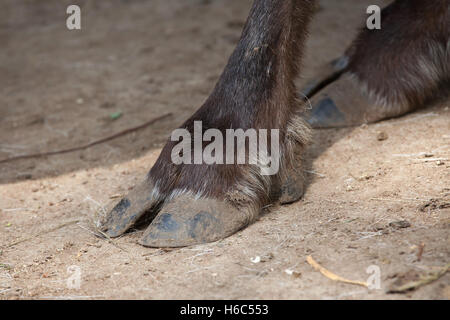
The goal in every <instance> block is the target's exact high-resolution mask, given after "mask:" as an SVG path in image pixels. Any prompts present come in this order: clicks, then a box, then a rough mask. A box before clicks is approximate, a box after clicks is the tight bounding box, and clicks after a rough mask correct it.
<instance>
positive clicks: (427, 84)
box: [303, 0, 450, 128]
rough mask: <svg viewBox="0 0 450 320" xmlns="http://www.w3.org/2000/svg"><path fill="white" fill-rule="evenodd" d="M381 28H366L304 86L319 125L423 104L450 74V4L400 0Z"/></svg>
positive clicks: (311, 118)
mask: <svg viewBox="0 0 450 320" xmlns="http://www.w3.org/2000/svg"><path fill="white" fill-rule="evenodd" d="M381 19H382V20H381V30H369V29H367V28H364V29H363V30H361V31H360V33H359V35H358V37H357V38H356V39H355V40H354V41H353V43H352V45H351V46H350V48H348V50H346V52H345V54H344V55H343V56H342V57H341V58H339V59H337V60H335V61H333V62H332V63H330V64H329V65H327V66H325V67H323V68H322V69H321V70H318V74H317V76H316V77H315V78H314V79H312V80H311V81H310V82H309V84H308V85H307V86H306V87H305V88H304V89H303V93H304V94H305V95H308V96H310V97H311V96H313V98H312V99H311V100H312V103H313V109H312V110H311V112H310V114H309V115H308V118H307V119H308V122H309V123H310V124H311V126H312V127H314V128H331V127H346V126H354V125H360V124H363V123H371V122H376V121H379V120H382V119H387V118H391V117H396V116H400V115H403V114H405V113H407V112H410V111H412V110H414V109H417V108H419V107H421V106H423V105H424V102H425V101H426V99H428V98H430V97H432V96H433V95H434V94H435V93H436V92H437V90H439V88H440V87H441V86H442V84H443V83H445V81H448V79H449V76H450V46H449V43H450V42H449V38H450V4H449V2H448V1H446V0H435V1H422V0H410V1H395V2H394V3H392V4H391V5H389V6H387V7H386V8H384V9H383V10H382V12H381Z"/></svg>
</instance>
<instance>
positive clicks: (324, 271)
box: [306, 256, 368, 288]
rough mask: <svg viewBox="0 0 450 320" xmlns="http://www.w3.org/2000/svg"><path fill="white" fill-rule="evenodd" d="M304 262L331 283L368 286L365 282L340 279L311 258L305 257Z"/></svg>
mask: <svg viewBox="0 0 450 320" xmlns="http://www.w3.org/2000/svg"><path fill="white" fill-rule="evenodd" d="M306 261H307V262H308V263H309V264H310V265H311V266H312V267H313V268H314V269H315V270H317V271H319V272H320V273H321V274H323V275H324V276H325V277H327V278H328V279H331V280H333V281H339V282H344V283H349V284H356V285H358V286H363V287H366V288H368V285H367V283H366V282H363V281H354V280H348V279H345V278H342V277H340V276H338V275H336V274H334V273H333V272H331V271H329V270H327V269H325V268H324V267H322V266H321V265H320V264H318V263H317V262H316V261H315V260H314V259H313V258H312V257H311V256H307V257H306Z"/></svg>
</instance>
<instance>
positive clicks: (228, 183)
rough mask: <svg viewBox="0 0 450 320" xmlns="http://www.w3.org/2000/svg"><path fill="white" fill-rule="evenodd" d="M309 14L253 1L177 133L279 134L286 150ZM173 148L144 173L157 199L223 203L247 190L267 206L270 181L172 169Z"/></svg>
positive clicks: (275, 0)
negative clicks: (224, 60)
mask: <svg viewBox="0 0 450 320" xmlns="http://www.w3.org/2000/svg"><path fill="white" fill-rule="evenodd" d="M312 13H313V1H310V0H256V1H255V2H254V4H253V7H252V9H251V12H250V15H249V17H248V20H247V23H246V24H245V27H244V30H243V33H242V36H241V38H240V40H239V43H238V44H237V47H236V49H235V51H234V52H233V54H232V55H231V57H230V59H229V62H228V64H227V66H226V68H225V70H224V72H223V74H222V75H221V77H220V79H219V81H218V83H217V85H216V87H215V88H214V90H213V92H212V93H211V95H210V96H209V98H208V99H207V100H206V102H205V103H204V105H203V106H202V107H201V108H200V109H199V110H198V111H197V112H196V113H195V114H194V115H193V116H192V117H191V118H190V119H188V120H187V121H186V122H185V123H184V124H183V125H182V126H181V128H187V129H188V130H189V131H190V132H191V133H192V132H193V123H194V121H195V120H201V121H202V122H203V130H206V129H208V128H216V129H219V130H220V131H221V132H223V133H224V136H225V130H226V129H229V128H233V129H237V128H241V129H243V130H246V129H249V128H254V129H280V141H281V144H282V146H286V145H287V144H286V143H283V141H284V140H285V139H288V136H287V131H288V123H289V121H290V120H292V118H293V117H294V113H295V112H296V111H297V110H298V108H299V103H298V101H297V97H296V89H295V85H294V79H295V77H296V76H297V75H298V72H299V64H298V62H299V61H300V59H301V56H302V46H303V43H304V40H305V37H306V28H307V25H308V23H309V20H310V18H311V16H312ZM300 126H303V128H299V132H301V134H303V132H307V129H306V125H305V124H303V123H301V124H300ZM303 135H304V136H301V137H300V138H299V139H297V140H296V141H298V143H297V144H300V147H301V146H302V145H303V144H304V142H305V140H306V134H303ZM292 136H295V135H292ZM290 139H293V138H292V137H291V138H290ZM175 144H176V142H172V141H169V142H168V143H167V145H166V146H165V147H164V149H163V151H162V153H161V155H160V157H159V159H158V160H157V162H156V164H155V166H154V167H153V168H152V169H151V171H150V173H149V175H150V179H152V180H153V181H155V182H157V185H158V187H159V192H160V193H162V194H165V195H168V194H169V193H170V192H172V191H173V190H174V189H179V190H185V191H188V192H192V193H194V194H196V193H198V192H200V193H201V194H202V195H203V196H207V197H215V198H219V199H223V198H224V197H226V195H230V194H233V191H234V190H237V191H242V189H243V188H251V189H252V190H251V191H252V193H254V197H253V198H254V199H250V201H257V202H261V203H262V202H264V201H267V200H268V194H269V192H270V188H271V185H272V184H273V181H272V180H273V179H274V178H271V179H270V181H268V182H267V181H265V179H264V178H263V177H259V176H258V175H257V174H253V172H254V171H255V170H252V169H251V168H249V165H207V164H201V165H178V166H175V165H173V164H172V162H171V158H170V156H171V150H172V148H173V146H174V145H175ZM282 153H283V154H284V158H285V159H288V158H289V154H292V150H288V149H287V148H284V150H282ZM255 179H256V180H259V181H255ZM205 182H206V184H207V187H206V188H205ZM239 189H241V190H239ZM231 200H235V199H231Z"/></svg>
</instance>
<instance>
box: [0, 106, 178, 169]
mask: <svg viewBox="0 0 450 320" xmlns="http://www.w3.org/2000/svg"><path fill="white" fill-rule="evenodd" d="M171 115H172V113H166V114H164V115H162V116H160V117H157V118H154V119H152V120H150V121H147V122H145V123H143V124H141V125H139V126H136V127H133V128H128V129H125V130H122V131H120V132H118V133H116V134H113V135H111V136H109V137H106V138H103V139H99V140H95V141H93V142H90V143H88V144H85V145H82V146H78V147H73V148H68V149H61V150H56V151H49V152H42V153H32V154H24V155H20V156H16V157H11V158H6V159H2V160H0V163H6V162H11V161H15V160H21V159H30V158H40V157H45V156H52V155H56V154H63V153H69V152H74V151H79V150H84V149H87V148H90V147H93V146H95V145H97V144H100V143H104V142H107V141H110V140H113V139H116V138H118V137H120V136H123V135H126V134H129V133H131V132H135V131H137V130H139V129H142V128H145V127H147V126H149V125H151V124H153V123H155V122H156V121H159V120H162V119H165V118H167V117H169V116H171Z"/></svg>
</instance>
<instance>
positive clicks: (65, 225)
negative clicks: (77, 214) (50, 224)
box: [4, 220, 80, 248]
mask: <svg viewBox="0 0 450 320" xmlns="http://www.w3.org/2000/svg"><path fill="white" fill-rule="evenodd" d="M79 221H80V220H74V221H70V222H66V223H63V224H61V225H59V226H56V227H54V228H51V229H49V230H45V231H42V232H39V233H37V234H35V235H33V236H31V237H28V238H24V239H21V240H17V241H14V242H11V243H10V244H7V245H6V246H5V247H4V248H11V247H13V246H15V245H17V244H19V243H22V242H25V241H29V240H31V239H34V238H37V237H39V236H41V235H43V234H47V233H50V232H53V231H56V230H59V229H61V228H64V227H67V226H70V225H72V224H75V223H78V222H79Z"/></svg>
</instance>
